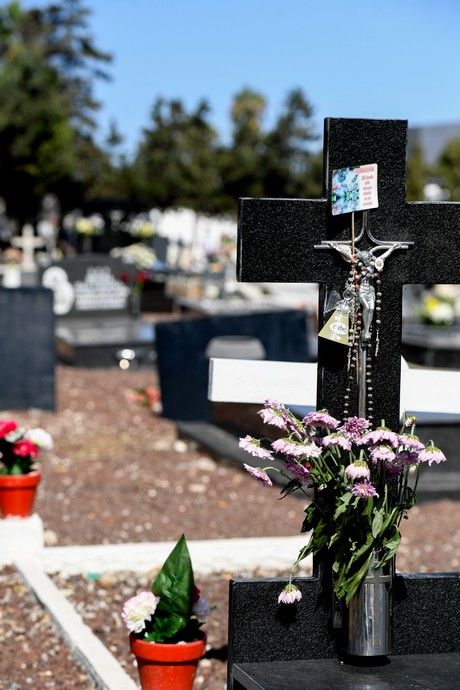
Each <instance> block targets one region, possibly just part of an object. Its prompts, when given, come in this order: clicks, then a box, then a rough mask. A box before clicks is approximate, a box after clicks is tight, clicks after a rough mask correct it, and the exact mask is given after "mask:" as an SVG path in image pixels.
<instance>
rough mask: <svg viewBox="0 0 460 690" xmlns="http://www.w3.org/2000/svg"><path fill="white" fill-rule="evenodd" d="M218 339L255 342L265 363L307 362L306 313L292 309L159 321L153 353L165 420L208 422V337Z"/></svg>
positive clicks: (209, 339) (209, 404)
mask: <svg viewBox="0 0 460 690" xmlns="http://www.w3.org/2000/svg"><path fill="white" fill-rule="evenodd" d="M221 336H251V337H254V338H257V339H258V340H259V341H260V342H261V343H262V345H263V348H264V350H265V356H266V359H268V360H281V361H285V362H302V361H308V360H309V359H311V356H310V353H309V348H308V341H307V321H306V318H305V313H304V312H301V311H297V310H290V309H289V310H282V311H272V312H261V313H253V314H238V315H233V314H232V315H231V316H230V315H229V316H221V315H218V316H210V317H208V318H199V319H195V318H194V319H181V320H180V321H169V322H164V323H159V324H157V325H156V350H157V358H158V359H157V361H158V373H159V378H160V386H161V400H162V405H163V414H164V416H165V417H168V418H170V419H176V420H183V421H184V420H186V421H191V420H195V421H196V420H202V421H209V420H210V419H211V403H210V402H209V400H208V372H209V358H208V356H207V354H206V348H207V346H208V344H209V342H210V341H211V340H212V339H213V338H218V337H221Z"/></svg>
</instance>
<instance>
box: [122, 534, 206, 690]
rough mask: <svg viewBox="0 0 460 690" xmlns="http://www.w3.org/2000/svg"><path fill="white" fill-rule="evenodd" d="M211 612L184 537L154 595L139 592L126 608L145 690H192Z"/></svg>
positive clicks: (156, 583)
mask: <svg viewBox="0 0 460 690" xmlns="http://www.w3.org/2000/svg"><path fill="white" fill-rule="evenodd" d="M208 613H209V607H208V604H207V601H206V600H205V599H204V597H202V596H201V594H200V591H199V589H198V588H197V587H196V585H195V579H194V575H193V568H192V563H191V560H190V554H189V551H188V547H187V542H186V539H185V537H184V535H182V536H181V537H180V539H179V541H178V542H177V544H176V545H175V547H174V549H173V550H172V551H171V553H170V554H169V556H168V558H167V559H166V561H165V562H164V564H163V566H162V568H161V570H160V572H159V573H158V574H157V575H156V577H155V578H154V580H153V582H152V586H151V591H150V592H146V591H145V592H139V593H138V594H137V595H136V596H134V597H132V598H131V599H129V600H128V601H127V602H126V603H125V605H124V607H123V613H122V618H123V620H124V621H125V623H126V626H127V628H128V630H129V632H130V636H129V639H130V649H131V652H132V653H133V654H134V656H135V657H136V659H137V666H138V670H139V678H140V681H141V686H142V690H172V689H173V688H174V690H191V688H192V686H193V681H194V678H195V674H196V669H197V666H198V662H199V660H200V658H201V657H202V656H203V654H204V651H205V648H206V635H205V634H204V632H203V631H202V630H201V629H200V628H201V625H202V624H203V623H204V622H205V621H206V618H207V615H208Z"/></svg>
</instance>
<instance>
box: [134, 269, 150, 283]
mask: <svg viewBox="0 0 460 690" xmlns="http://www.w3.org/2000/svg"><path fill="white" fill-rule="evenodd" d="M148 277H149V274H148V273H147V271H138V272H137V274H136V283H142V284H144V283H145V281H146V280H148Z"/></svg>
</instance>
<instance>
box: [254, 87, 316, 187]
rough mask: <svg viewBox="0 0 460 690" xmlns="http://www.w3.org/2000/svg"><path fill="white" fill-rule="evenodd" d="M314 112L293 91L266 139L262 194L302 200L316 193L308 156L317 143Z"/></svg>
mask: <svg viewBox="0 0 460 690" xmlns="http://www.w3.org/2000/svg"><path fill="white" fill-rule="evenodd" d="M312 113H313V109H312V107H311V105H310V103H309V102H308V100H307V99H306V97H305V96H304V94H303V92H302V90H301V89H294V90H292V91H291V92H290V93H289V94H288V95H287V98H286V101H285V104H284V108H283V110H282V112H281V114H280V116H279V117H278V119H277V121H276V123H275V126H274V127H273V129H272V130H271V131H270V132H268V133H267V135H266V138H265V155H264V166H263V167H264V172H265V175H264V194H265V196H270V197H292V198H296V197H299V198H302V197H303V198H305V197H308V196H312V192H316V191H317V184H316V182H315V180H314V174H317V169H315V168H313V158H312V154H311V152H310V146H311V142H312V141H314V140H315V139H316V136H315V134H314V131H313V125H312Z"/></svg>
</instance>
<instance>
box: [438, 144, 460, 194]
mask: <svg viewBox="0 0 460 690" xmlns="http://www.w3.org/2000/svg"><path fill="white" fill-rule="evenodd" d="M437 172H438V174H439V176H440V177H441V179H442V180H443V183H444V185H443V186H444V187H445V189H446V191H447V193H448V198H449V199H451V200H452V201H460V139H452V140H451V141H450V142H449V143H448V144H447V146H446V147H445V149H444V150H443V151H442V153H441V155H440V157H439V161H438V165H437Z"/></svg>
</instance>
